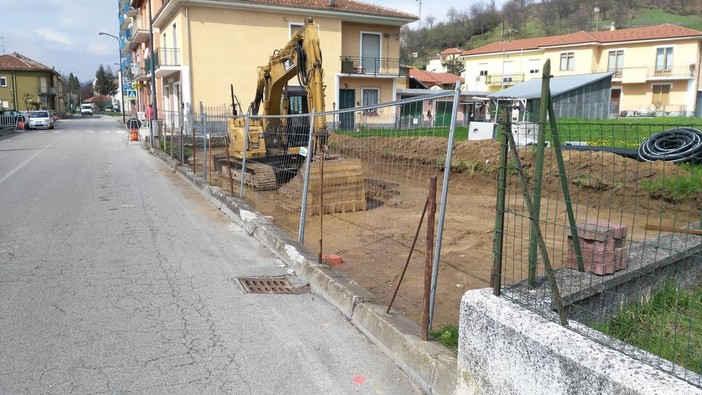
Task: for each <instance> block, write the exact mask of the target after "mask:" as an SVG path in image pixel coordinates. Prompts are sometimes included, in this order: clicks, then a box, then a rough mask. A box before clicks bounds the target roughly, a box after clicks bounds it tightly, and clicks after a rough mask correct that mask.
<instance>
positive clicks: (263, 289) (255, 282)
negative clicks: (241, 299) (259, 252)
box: [238, 277, 307, 294]
mask: <svg viewBox="0 0 702 395" xmlns="http://www.w3.org/2000/svg"><path fill="white" fill-rule="evenodd" d="M238 280H239V283H240V284H241V286H242V287H244V291H245V292H246V293H250V294H299V293H302V292H306V291H307V287H302V288H295V287H293V286H292V284H290V281H288V279H287V278H285V277H239V278H238Z"/></svg>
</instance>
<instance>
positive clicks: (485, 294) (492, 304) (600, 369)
mask: <svg viewBox="0 0 702 395" xmlns="http://www.w3.org/2000/svg"><path fill="white" fill-rule="evenodd" d="M556 321H557V320H556ZM459 325H460V337H459V350H458V384H457V393H458V394H686V395H688V394H702V389H700V388H697V387H695V386H693V385H692V384H689V383H687V382H686V381H683V380H681V379H678V378H676V377H674V376H671V375H668V374H666V373H664V372H662V371H660V370H658V369H655V368H653V367H651V366H649V365H646V364H644V363H642V362H639V361H638V360H635V359H633V358H631V357H628V356H626V355H624V354H622V353H620V352H617V351H614V350H612V349H611V348H608V347H605V346H603V345H601V344H600V343H597V342H595V341H593V340H591V339H589V338H586V337H584V336H582V335H580V334H579V333H577V332H575V331H573V330H571V329H568V328H564V327H562V326H561V325H559V324H558V323H556V322H555V321H550V320H547V319H546V318H544V317H542V316H540V315H537V314H535V313H533V312H531V311H529V310H526V309H524V308H523V307H521V306H519V305H518V304H516V303H514V302H512V301H510V300H508V299H506V298H504V297H496V296H493V295H492V290H490V289H483V290H474V291H468V292H466V293H465V295H464V296H463V299H462V301H461V317H460V324H459ZM570 325H578V324H577V323H575V322H571V324H570Z"/></svg>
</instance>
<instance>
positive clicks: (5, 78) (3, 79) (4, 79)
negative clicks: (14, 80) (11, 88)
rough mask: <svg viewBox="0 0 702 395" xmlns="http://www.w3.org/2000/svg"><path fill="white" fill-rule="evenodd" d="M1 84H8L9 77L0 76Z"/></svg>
mask: <svg viewBox="0 0 702 395" xmlns="http://www.w3.org/2000/svg"><path fill="white" fill-rule="evenodd" d="M0 86H1V87H3V88H4V87H6V86H7V77H0Z"/></svg>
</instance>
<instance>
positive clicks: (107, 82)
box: [95, 65, 119, 96]
mask: <svg viewBox="0 0 702 395" xmlns="http://www.w3.org/2000/svg"><path fill="white" fill-rule="evenodd" d="M115 79H116V77H115V75H114V74H113V73H112V69H111V68H110V66H107V68H105V67H104V66H103V65H100V67H99V68H98V70H97V71H96V72H95V93H97V94H100V95H105V96H114V95H116V94H117V91H118V88H119V87H118V86H117V83H116V82H115Z"/></svg>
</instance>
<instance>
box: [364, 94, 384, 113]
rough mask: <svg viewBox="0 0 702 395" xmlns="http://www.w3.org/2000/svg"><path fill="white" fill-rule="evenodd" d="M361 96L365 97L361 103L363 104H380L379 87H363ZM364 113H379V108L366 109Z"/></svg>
mask: <svg viewBox="0 0 702 395" xmlns="http://www.w3.org/2000/svg"><path fill="white" fill-rule="evenodd" d="M361 96H362V99H363V103H361V104H362V105H363V106H373V105H376V104H378V102H379V96H380V93H379V92H378V89H361ZM364 114H366V115H378V109H377V108H373V109H369V110H365V111H364Z"/></svg>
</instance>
